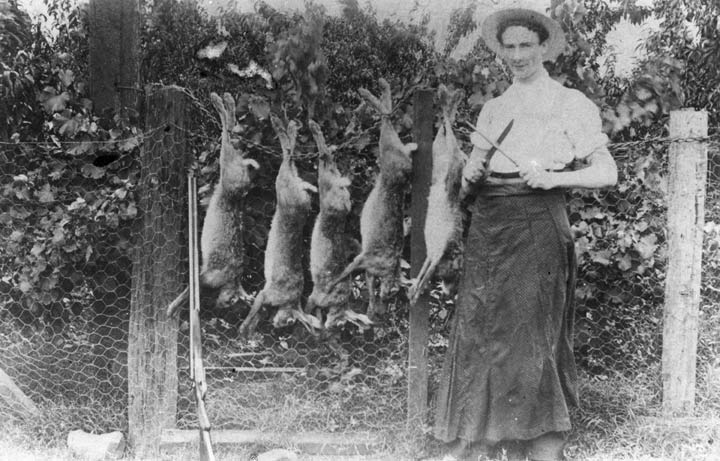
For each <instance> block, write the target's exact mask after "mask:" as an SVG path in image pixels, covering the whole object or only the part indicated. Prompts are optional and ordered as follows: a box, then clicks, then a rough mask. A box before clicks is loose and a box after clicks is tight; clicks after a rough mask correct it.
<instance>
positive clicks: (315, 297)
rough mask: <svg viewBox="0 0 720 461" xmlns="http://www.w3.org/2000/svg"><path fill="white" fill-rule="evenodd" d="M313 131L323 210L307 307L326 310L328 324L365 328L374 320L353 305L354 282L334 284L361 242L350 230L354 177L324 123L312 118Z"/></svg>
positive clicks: (314, 240)
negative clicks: (340, 164)
mask: <svg viewBox="0 0 720 461" xmlns="http://www.w3.org/2000/svg"><path fill="white" fill-rule="evenodd" d="M309 125H310V131H311V132H312V135H313V138H314V139H315V143H316V144H317V147H318V153H319V158H318V193H319V197H320V212H319V213H318V215H317V218H316V219H315V226H314V227H313V233H312V240H311V243H310V273H311V274H312V279H313V291H312V293H311V294H310V297H309V298H308V301H307V305H306V307H305V311H306V312H308V313H314V314H316V317H322V315H318V314H319V313H326V314H327V315H326V319H325V328H331V327H333V326H337V325H342V324H344V323H345V322H351V323H354V324H356V325H358V326H359V327H360V328H361V329H364V328H367V326H368V325H369V324H370V323H372V322H370V319H369V318H368V317H367V316H366V315H365V314H360V313H357V312H355V311H353V310H352V309H350V308H349V306H348V304H349V301H350V292H351V283H350V280H349V279H347V278H346V279H344V280H342V281H341V282H339V283H338V284H336V285H335V286H334V287H333V288H331V289H329V288H328V287H329V286H330V283H331V282H332V281H333V280H334V279H335V278H336V277H337V276H338V275H339V274H340V273H341V272H342V270H343V269H344V268H345V266H346V265H347V263H348V260H349V259H350V255H351V254H352V253H351V251H353V248H357V247H359V246H360V245H359V243H358V242H357V241H356V240H355V239H353V238H352V237H351V236H350V235H349V233H348V232H347V230H346V224H347V217H348V214H349V213H350V209H351V207H352V203H351V201H350V191H349V190H348V188H349V187H350V179H348V178H346V177H344V176H342V175H341V174H340V171H339V170H338V168H337V164H336V161H335V154H334V152H333V150H332V149H330V148H329V147H328V146H327V144H325V137H324V136H323V134H322V131H321V130H320V126H319V125H318V124H317V123H315V122H314V121H312V120H311V121H310V123H309Z"/></svg>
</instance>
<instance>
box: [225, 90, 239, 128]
mask: <svg viewBox="0 0 720 461" xmlns="http://www.w3.org/2000/svg"><path fill="white" fill-rule="evenodd" d="M223 101H225V110H226V115H225V116H226V117H227V123H228V130H230V131H232V129H233V128H235V125H236V124H237V119H236V118H235V99H234V98H233V97H232V95H231V94H230V93H225V94H223Z"/></svg>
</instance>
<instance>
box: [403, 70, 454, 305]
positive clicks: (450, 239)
mask: <svg viewBox="0 0 720 461" xmlns="http://www.w3.org/2000/svg"><path fill="white" fill-rule="evenodd" d="M438 96H439V100H440V106H441V108H442V121H441V125H440V128H439V129H438V132H437V134H436V136H435V140H434V141H433V145H432V177H431V182H430V192H429V194H428V205H427V214H426V217H425V228H424V234H425V248H426V251H427V255H426V257H425V261H424V262H423V265H422V267H421V269H420V272H419V273H418V275H417V277H416V278H415V279H414V281H413V283H412V285H411V286H410V289H409V290H408V298H409V299H410V303H411V304H415V303H416V302H417V300H418V298H419V297H420V294H421V293H422V291H423V289H424V287H425V285H426V284H427V282H428V281H429V280H430V277H432V275H433V272H434V271H435V268H436V266H437V265H438V263H439V262H440V260H441V259H442V257H443V255H444V254H445V252H446V250H447V249H448V246H449V245H451V244H455V243H456V242H457V241H458V240H459V238H460V236H461V234H462V217H463V215H462V210H461V206H460V203H461V200H460V188H461V187H460V186H461V177H462V170H463V167H464V165H465V162H466V160H467V156H466V155H465V153H463V152H462V151H461V150H460V147H459V146H458V143H457V139H456V138H455V134H454V133H453V129H452V125H453V122H454V121H455V115H456V113H457V108H458V105H459V104H460V102H461V101H462V99H463V97H464V93H463V91H462V90H457V91H451V90H448V88H447V87H445V85H442V84H441V85H440V86H439V88H438Z"/></svg>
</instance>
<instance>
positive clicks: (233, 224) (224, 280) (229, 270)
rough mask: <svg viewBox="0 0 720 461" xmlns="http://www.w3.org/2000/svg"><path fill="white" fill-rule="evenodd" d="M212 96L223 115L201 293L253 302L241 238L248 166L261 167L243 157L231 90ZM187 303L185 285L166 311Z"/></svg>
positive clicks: (224, 301)
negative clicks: (245, 278) (246, 283)
mask: <svg viewBox="0 0 720 461" xmlns="http://www.w3.org/2000/svg"><path fill="white" fill-rule="evenodd" d="M210 100H211V101H212V104H213V106H214V107H215V109H216V110H217V112H218V114H219V116H220V122H221V126H222V134H221V138H220V161H219V163H220V178H219V179H218V182H217V184H216V185H215V189H214V190H213V193H212V196H211V197H210V203H209V204H208V208H207V211H206V213H205V219H204V221H203V228H202V232H201V235H200V252H201V256H202V267H201V269H200V287H201V289H203V291H208V290H212V291H217V292H218V294H217V298H216V304H217V305H218V306H220V307H230V306H234V305H235V304H236V303H237V302H238V301H244V302H248V303H249V301H248V300H249V296H248V295H247V293H246V292H245V290H244V289H243V286H242V283H241V279H242V275H243V269H244V261H245V245H244V242H243V231H244V226H245V224H244V214H245V205H246V194H247V191H248V189H249V187H250V172H249V168H251V167H252V168H255V169H257V168H259V165H258V163H257V162H256V161H255V160H253V159H248V158H245V157H244V155H243V151H242V150H240V149H239V147H237V144H236V141H235V140H234V139H233V130H234V128H235V125H236V124H237V120H236V118H235V100H234V99H233V97H232V96H231V95H230V93H225V94H224V95H223V98H222V99H221V98H220V96H218V95H217V94H216V93H211V94H210ZM187 302H188V289H187V288H186V289H185V290H184V291H183V292H182V293H181V294H180V295H179V296H178V297H177V298H176V299H175V300H174V301H173V302H172V303H170V305H169V306H168V309H167V315H168V316H172V315H175V314H176V313H177V311H178V309H180V308H181V307H183V306H184V305H186V304H187Z"/></svg>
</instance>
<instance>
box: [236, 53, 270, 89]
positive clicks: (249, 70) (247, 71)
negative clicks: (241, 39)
mask: <svg viewBox="0 0 720 461" xmlns="http://www.w3.org/2000/svg"><path fill="white" fill-rule="evenodd" d="M227 69H228V70H229V71H230V72H232V73H233V74H235V75H237V76H238V77H242V78H251V77H255V76H256V75H257V76H260V77H262V79H263V80H265V88H267V89H268V90H272V89H273V87H274V84H273V79H272V75H271V74H270V72H268V71H267V70H266V69H263V68H262V67H260V66H259V65H258V63H256V62H255V61H253V60H250V64H248V65H247V67H245V68H244V69H242V70H241V69H240V68H239V67H238V66H237V64H233V63H230V64H228V65H227Z"/></svg>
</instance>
